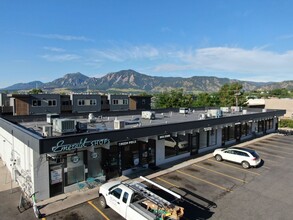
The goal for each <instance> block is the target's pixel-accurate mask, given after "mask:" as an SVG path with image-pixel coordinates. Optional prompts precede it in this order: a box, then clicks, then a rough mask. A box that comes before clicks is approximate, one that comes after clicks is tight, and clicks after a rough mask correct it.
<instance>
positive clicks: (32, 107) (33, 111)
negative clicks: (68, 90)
mask: <svg viewBox="0 0 293 220" xmlns="http://www.w3.org/2000/svg"><path fill="white" fill-rule="evenodd" d="M9 97H10V98H11V100H10V105H11V106H12V107H13V115H38V114H48V113H57V114H60V95H59V94H9Z"/></svg>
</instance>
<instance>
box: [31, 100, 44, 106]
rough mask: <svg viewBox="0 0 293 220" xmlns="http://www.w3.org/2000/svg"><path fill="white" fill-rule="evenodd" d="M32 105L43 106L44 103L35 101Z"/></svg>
mask: <svg viewBox="0 0 293 220" xmlns="http://www.w3.org/2000/svg"><path fill="white" fill-rule="evenodd" d="M32 104H33V106H41V105H42V102H41V100H37V99H34V100H33V103H32Z"/></svg>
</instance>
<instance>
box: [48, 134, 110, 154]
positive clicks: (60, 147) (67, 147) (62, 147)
mask: <svg viewBox="0 0 293 220" xmlns="http://www.w3.org/2000/svg"><path fill="white" fill-rule="evenodd" d="M106 144H110V140H109V139H107V138H105V139H98V140H90V141H89V140H88V139H87V138H84V139H80V141H79V142H77V143H70V144H66V143H65V141H64V140H60V141H58V142H57V144H56V146H53V147H52V152H54V153H59V152H63V151H72V150H76V149H81V148H87V147H94V146H101V145H106Z"/></svg>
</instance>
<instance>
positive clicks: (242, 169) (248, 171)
mask: <svg viewBox="0 0 293 220" xmlns="http://www.w3.org/2000/svg"><path fill="white" fill-rule="evenodd" d="M208 160H209V161H212V162H214V163H218V164H221V165H223V166H227V167H232V168H234V169H237V170H241V171H243V172H247V173H251V174H254V175H259V176H260V174H259V173H256V172H253V171H250V170H245V169H244V168H239V167H235V166H232V165H229V164H226V163H223V162H218V161H215V160H212V159H208Z"/></svg>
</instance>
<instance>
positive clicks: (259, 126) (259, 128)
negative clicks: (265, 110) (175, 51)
mask: <svg viewBox="0 0 293 220" xmlns="http://www.w3.org/2000/svg"><path fill="white" fill-rule="evenodd" d="M263 131H264V121H259V122H258V123H257V132H263Z"/></svg>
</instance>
